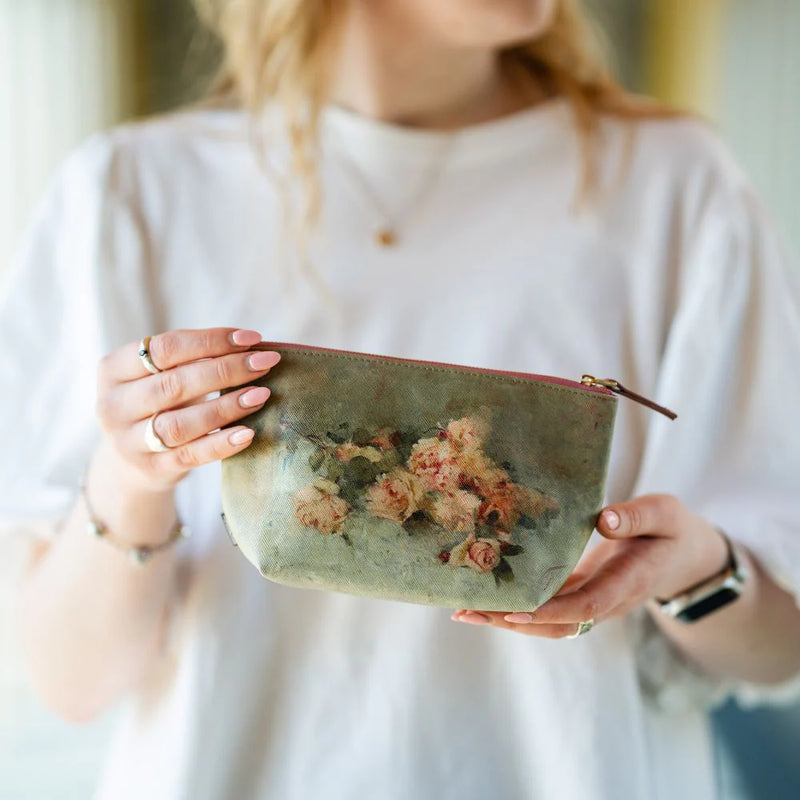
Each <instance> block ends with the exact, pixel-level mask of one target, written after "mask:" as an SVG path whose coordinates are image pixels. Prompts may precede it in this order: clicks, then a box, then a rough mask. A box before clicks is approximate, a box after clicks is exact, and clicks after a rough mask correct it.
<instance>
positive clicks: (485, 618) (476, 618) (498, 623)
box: [451, 610, 577, 639]
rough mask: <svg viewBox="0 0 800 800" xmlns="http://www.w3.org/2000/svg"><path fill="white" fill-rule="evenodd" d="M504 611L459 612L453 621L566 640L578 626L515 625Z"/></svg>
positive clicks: (574, 624) (543, 637) (454, 615)
mask: <svg viewBox="0 0 800 800" xmlns="http://www.w3.org/2000/svg"><path fill="white" fill-rule="evenodd" d="M506 616H507V613H506V612H504V611H469V610H461V611H457V612H456V613H455V614H453V616H452V617H451V619H452V620H453V621H455V622H463V623H465V624H467V625H491V626H492V627H494V628H502V629H503V630H506V631H514V633H522V634H525V635H526V636H538V637H540V638H542V639H564V638H565V637H567V636H572V635H574V634H575V629H576V624H577V623H569V624H556V625H550V624H540V623H537V622H533V623H528V624H514V623H512V622H508V621H507V620H506V619H505V617H506Z"/></svg>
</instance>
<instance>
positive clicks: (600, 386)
mask: <svg viewBox="0 0 800 800" xmlns="http://www.w3.org/2000/svg"><path fill="white" fill-rule="evenodd" d="M262 346H264V347H269V348H274V349H275V350H307V351H311V352H316V353H332V354H335V355H347V356H362V357H365V358H376V359H379V360H380V361H391V362H395V363H401V364H421V365H423V366H427V367H449V368H451V369H460V370H464V371H465V372H477V373H481V374H484V375H485V374H488V375H504V376H506V377H510V378H519V379H522V380H529V381H535V382H537V383H553V384H556V385H557V386H569V387H570V388H573V389H584V390H589V391H591V392H598V393H600V394H618V395H621V396H622V397H627V398H628V399H629V400H634V401H635V402H637V403H640V404H641V405H643V406H647V408H651V409H653V411H658V413H659V414H663V415H664V416H665V417H669V418H670V419H677V417H678V415H677V414H676V413H675V412H674V411H670V410H669V409H668V408H664V406H660V405H658V403H654V402H653V401H652V400H648V399H647V398H646V397H643V396H642V395H640V394H637V393H636V392H632V391H631V390H630V389H626V388H625V387H624V386H623V385H622V384H621V383H620V382H619V381H616V380H613V379H609V378H595V377H594V375H583V376H582V377H581V380H580V382H578V381H571V380H569V379H567V378H557V377H555V376H553V375H537V374H535V373H529V372H510V371H508V370H503V369H483V368H481V367H468V366H465V365H464V364H450V363H448V362H444V361H423V360H422V359H418V358H398V357H397V356H383V355H377V354H375V353H363V352H359V351H357V350H337V349H334V348H332V347H311V346H309V345H303V344H292V343H288V342H262Z"/></svg>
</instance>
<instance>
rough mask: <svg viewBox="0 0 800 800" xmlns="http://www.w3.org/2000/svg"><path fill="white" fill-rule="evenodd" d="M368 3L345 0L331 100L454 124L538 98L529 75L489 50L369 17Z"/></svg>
mask: <svg viewBox="0 0 800 800" xmlns="http://www.w3.org/2000/svg"><path fill="white" fill-rule="evenodd" d="M376 17H377V14H376V12H375V11H374V6H372V4H370V3H350V4H348V11H347V13H346V16H345V17H344V20H343V23H342V27H341V29H340V38H339V42H338V48H337V61H336V65H335V69H334V71H333V74H332V79H331V83H330V97H331V100H332V102H334V103H336V104H337V105H341V106H343V107H345V108H349V109H351V110H352V111H355V112H357V113H359V114H361V115H363V116H366V117H371V118H373V119H379V120H383V121H386V122H391V123H395V124H399V125H407V126H412V127H419V128H430V129H437V130H453V129H456V128H459V127H463V126H465V125H470V124H476V123H479V122H485V121H488V120H491V119H496V118H498V117H501V116H504V115H505V114H510V113H513V112H514V111H518V110H520V109H522V108H525V107H528V106H531V105H533V104H534V103H535V102H538V101H539V100H541V99H542V97H543V93H542V92H541V91H540V90H537V89H536V88H535V87H534V86H533V85H532V83H533V82H532V81H530V80H524V81H521V80H519V78H518V77H517V78H512V76H511V75H510V74H509V73H508V71H507V70H505V69H503V66H502V64H501V60H500V57H499V54H498V53H497V51H495V50H491V49H480V48H466V47H465V48H448V47H445V46H442V45H441V43H438V42H435V41H427V40H426V39H425V37H424V36H420V34H419V32H418V31H412V30H406V29H405V28H407V27H408V26H407V25H406V26H404V24H403V22H404V20H403V19H402V18H394V19H391V20H387V19H384V18H376Z"/></svg>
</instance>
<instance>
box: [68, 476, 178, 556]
mask: <svg viewBox="0 0 800 800" xmlns="http://www.w3.org/2000/svg"><path fill="white" fill-rule="evenodd" d="M81 497H82V498H83V502H84V503H85V504H86V511H87V512H88V514H89V521H88V522H87V523H86V530H87V532H88V533H89V534H91V535H92V536H93V537H95V538H96V539H103V540H104V541H106V542H108V544H110V545H111V546H112V547H116V548H117V550H120V551H122V552H123V553H126V554H127V555H128V558H130V559H131V561H133V563H134V564H137V565H138V566H143V565H144V564H146V563H147V562H148V561H149V560H150V559H151V558H152V557H153V556H154V555H155V554H156V553H158V552H160V551H161V550H166V549H167V548H168V547H172V545H174V544H175V543H176V542H178V541H180V540H181V539H185V538H187V537H188V536H189V529H188V528H187V527H186V526H185V525H184V524H183V523H182V522H181V521H180V519H178V520H176V521H175V524H174V525H173V526H172V528H171V529H170V532H169V536H168V537H167V539H166V541H164V542H161V543H160V544H155V545H148V544H142V545H134V546H133V547H130V546H129V545H124V544H121V543H120V542H117V541H115V540H114V539H113V538H112V537H111V536H109V530H108V528H107V527H106V525H104V524H103V523H102V522H100V520H99V519H97V516H96V515H95V513H94V508H93V507H92V504H91V502H90V500H89V494H88V492H87V491H86V481H85V480H84V481H83V482H82V483H81Z"/></svg>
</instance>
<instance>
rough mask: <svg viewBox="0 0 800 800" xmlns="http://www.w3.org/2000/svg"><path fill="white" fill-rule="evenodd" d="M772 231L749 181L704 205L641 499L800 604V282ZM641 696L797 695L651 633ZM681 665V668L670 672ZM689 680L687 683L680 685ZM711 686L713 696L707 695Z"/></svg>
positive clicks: (643, 652) (670, 700) (722, 190)
mask: <svg viewBox="0 0 800 800" xmlns="http://www.w3.org/2000/svg"><path fill="white" fill-rule="evenodd" d="M798 278H800V275H798V271H797V269H796V268H795V267H794V266H793V265H791V264H790V263H789V259H788V257H787V255H786V252H785V250H784V249H783V247H782V244H781V242H780V237H779V236H778V234H777V233H776V231H775V229H774V227H773V225H772V222H771V220H770V219H769V218H768V215H767V214H766V213H765V211H764V209H763V208H762V206H761V204H760V203H759V201H758V199H757V198H756V197H755V196H754V193H753V192H752V190H751V189H750V188H749V186H748V185H747V184H746V182H745V181H744V180H742V179H736V178H734V179H731V180H729V181H727V182H726V183H725V184H724V185H722V186H718V187H716V188H715V189H714V191H712V192H710V193H709V196H708V197H707V198H706V199H705V207H704V213H703V216H702V219H701V222H700V224H699V225H698V228H697V233H696V235H695V236H694V237H693V240H692V242H691V243H690V245H689V246H688V247H687V250H686V253H685V258H684V265H683V271H682V276H681V279H680V280H681V284H682V286H681V297H682V299H681V301H680V303H679V306H678V309H677V313H676V315H675V317H674V320H673V323H672V325H671V328H670V331H669V335H668V338H667V340H666V346H665V350H664V355H663V361H662V366H661V370H660V376H659V386H658V392H657V393H658V396H659V397H661V398H662V399H663V400H664V402H665V403H666V404H667V405H668V406H670V407H672V408H674V409H675V410H676V411H678V412H679V413H680V417H679V419H678V420H677V422H675V423H669V422H667V421H664V420H661V419H654V420H652V421H651V429H650V432H649V433H650V435H649V437H648V445H647V447H646V450H645V455H644V459H643V463H642V468H641V471H640V475H639V480H638V482H637V487H636V491H635V494H636V495H639V494H644V493H648V492H668V493H672V494H675V495H676V496H678V497H679V498H681V500H683V502H684V503H685V504H686V505H687V506H688V507H689V508H691V509H692V510H694V511H696V512H697V513H699V514H701V515H702V516H703V517H705V518H706V519H708V520H709V521H710V522H712V523H713V524H714V525H716V526H719V527H720V528H721V529H723V530H724V531H725V532H726V533H727V534H728V535H729V536H730V537H731V539H733V540H734V541H736V542H739V543H741V544H742V545H744V546H745V547H746V548H747V549H748V550H749V551H750V552H751V553H752V554H753V555H754V556H755V557H756V559H757V560H758V561H759V562H760V564H761V565H762V566H763V567H764V568H765V569H766V570H767V571H768V572H769V573H770V574H771V576H772V577H773V578H774V579H775V580H776V581H777V582H778V583H779V584H780V585H781V586H783V587H784V588H786V589H787V590H788V591H789V592H791V593H793V594H794V595H795V597H800V423H798V420H797V416H796V405H797V398H798V397H800V369H798V365H800V281H799V280H798ZM644 635H645V638H646V639H647V641H648V642H649V643H645V642H642V643H641V646H640V647H639V648H638V649H637V653H638V657H639V659H640V667H641V671H642V672H643V673H644V678H645V685H646V686H648V687H649V690H650V692H651V694H652V695H653V696H654V697H656V698H657V699H658V701H659V702H660V703H662V704H666V705H672V706H674V705H676V704H680V702H679V701H680V697H681V694H682V690H681V687H683V688H684V689H686V692H684V693H683V694H684V699H687V697H688V696H689V695H691V696H692V698H693V699H694V700H696V699H697V698H698V697H699V696H701V695H705V697H706V699H708V700H710V701H714V700H717V699H719V698H721V697H723V696H724V695H725V694H726V691H735V692H737V693H738V694H739V695H740V696H741V697H743V698H745V699H747V700H748V701H760V700H768V699H771V698H785V697H790V696H792V695H794V696H796V695H797V694H798V692H800V680H799V681H795V682H794V683H793V684H791V685H789V684H787V685H786V686H783V687H778V688H776V689H775V690H771V689H767V688H765V687H755V686H732V685H729V684H728V685H724V686H723V684H722V683H721V682H720V681H716V680H713V679H710V678H709V677H708V676H702V675H701V674H699V673H698V672H697V671H695V670H693V669H692V668H691V665H689V664H682V665H681V664H679V663H678V661H679V660H680V657H679V656H677V654H676V653H675V652H674V651H673V650H670V648H669V643H667V642H658V641H657V637H656V639H654V637H655V636H656V634H655V632H654V631H653V630H649V631H648V630H645V631H644ZM670 659H672V663H670ZM680 676H682V677H680ZM703 683H705V686H706V690H705V691H704V690H702V688H701V685H702V684H703Z"/></svg>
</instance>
